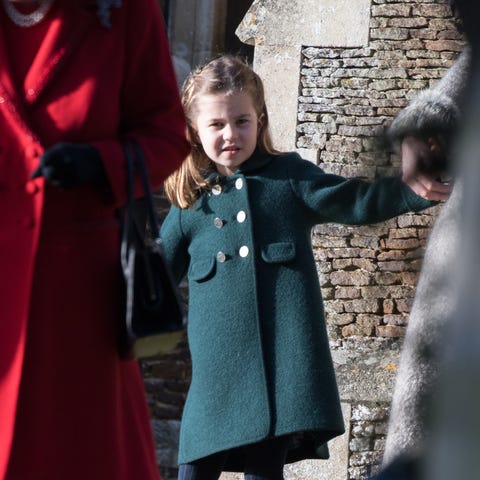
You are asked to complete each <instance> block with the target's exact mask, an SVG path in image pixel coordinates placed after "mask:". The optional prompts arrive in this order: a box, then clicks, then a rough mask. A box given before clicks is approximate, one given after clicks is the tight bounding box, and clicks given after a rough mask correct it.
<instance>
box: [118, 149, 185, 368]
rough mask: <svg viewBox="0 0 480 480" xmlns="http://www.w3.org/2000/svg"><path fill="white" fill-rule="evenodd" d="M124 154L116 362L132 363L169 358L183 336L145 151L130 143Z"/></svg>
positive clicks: (175, 292)
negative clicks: (137, 191) (137, 188)
mask: <svg viewBox="0 0 480 480" xmlns="http://www.w3.org/2000/svg"><path fill="white" fill-rule="evenodd" d="M124 153H125V160H126V168H127V194H128V203H127V205H126V206H125V208H124V209H123V225H122V229H123V230H122V238H121V248H120V261H121V268H122V278H123V287H124V288H123V291H124V298H123V305H124V309H123V313H122V318H121V328H120V356H121V357H122V358H129V359H131V358H145V357H150V356H154V355H159V354H164V353H168V352H171V351H172V350H173V349H174V348H175V347H176V345H177V344H178V342H179V340H180V339H181V337H182V335H183V332H184V329H185V321H184V320H185V319H184V315H183V309H182V305H181V300H180V296H179V293H178V290H177V287H176V285H175V282H174V280H173V277H172V275H171V272H170V270H169V268H168V266H167V264H166V262H165V259H164V254H163V248H162V242H161V238H160V235H159V226H158V222H157V217H156V215H155V208H154V204H153V196H152V192H151V188H150V182H149V178H148V172H147V165H146V162H145V159H144V156H143V151H142V149H141V147H140V145H139V144H138V143H137V142H136V141H134V140H129V141H127V142H126V143H125V144H124ZM136 171H137V172H138V174H139V176H140V180H141V184H142V186H143V193H144V197H143V198H142V199H141V200H135V195H134V185H135V177H136Z"/></svg>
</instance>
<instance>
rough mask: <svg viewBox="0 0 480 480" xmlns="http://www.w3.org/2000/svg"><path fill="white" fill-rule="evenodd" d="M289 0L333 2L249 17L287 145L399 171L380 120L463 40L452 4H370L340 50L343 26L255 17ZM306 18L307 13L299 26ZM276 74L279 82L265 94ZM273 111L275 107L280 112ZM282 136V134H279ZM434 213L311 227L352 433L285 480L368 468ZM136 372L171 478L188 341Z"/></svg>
mask: <svg viewBox="0 0 480 480" xmlns="http://www.w3.org/2000/svg"><path fill="white" fill-rule="evenodd" d="M341 3H342V2H341ZM360 3H361V4H362V6H363V4H364V3H365V2H364V1H362V2H359V3H358V5H360ZM293 4H298V5H300V4H301V5H302V7H301V8H303V9H306V8H307V7H308V8H310V9H312V15H311V18H316V17H315V15H314V14H313V13H314V10H313V9H315V8H317V6H318V5H319V4H320V5H324V6H325V5H334V3H333V2H331V1H330V0H321V1H320V2H318V1H317V0H314V1H311V0H303V1H301V0H296V1H292V2H285V4H284V3H282V5H284V7H282V8H281V7H279V5H280V3H276V2H273V3H272V0H256V1H255V2H254V4H253V5H252V10H251V11H250V12H249V13H248V14H247V17H248V22H247V23H248V35H247V34H246V36H245V38H247V39H248V40H249V41H250V43H254V44H255V47H256V49H255V65H256V68H258V71H259V73H260V74H261V75H262V76H263V78H264V81H265V85H266V88H267V97H268V98H269V110H270V111H271V112H272V115H271V117H272V118H282V116H283V117H284V118H285V114H286V113H287V114H288V115H290V116H291V117H290V118H292V117H295V116H297V121H296V135H295V136H294V139H293V141H294V146H293V148H296V149H297V150H298V151H299V152H300V153H301V154H303V155H304V156H305V157H306V158H308V159H310V160H312V161H313V162H315V163H318V164H319V165H320V166H321V167H322V168H323V169H324V170H325V171H327V172H332V173H338V174H341V175H344V176H347V177H353V176H359V177H362V178H366V179H369V180H372V179H374V178H376V177H377V176H379V175H390V174H395V173H397V172H398V171H399V159H398V156H397V155H396V154H395V153H394V152H392V151H390V150H389V149H388V148H386V145H385V142H384V130H385V127H386V126H388V124H389V122H390V121H391V119H392V118H393V117H394V116H395V114H396V113H397V112H398V111H399V110H400V109H401V108H402V107H404V106H405V105H406V104H407V103H408V101H409V99H410V98H412V97H413V96H414V95H415V94H416V93H417V92H418V91H419V90H420V89H424V88H427V87H429V86H430V85H432V84H433V83H434V82H436V81H437V80H438V79H439V78H440V77H441V76H442V75H443V73H444V72H445V70H446V69H447V68H448V67H449V66H450V65H451V64H452V62H453V61H454V59H455V58H456V56H457V55H458V53H459V51H461V49H462V47H463V42H462V39H461V36H460V34H459V33H458V32H457V28H456V25H455V21H454V19H453V17H452V12H451V9H450V6H449V2H448V0H398V1H395V0H371V1H370V8H368V9H367V10H365V11H364V12H363V10H362V12H361V15H367V16H368V18H367V19H365V18H364V17H362V18H360V19H359V23H362V22H363V23H364V24H365V26H366V27H365V28H367V32H366V34H364V33H362V34H361V35H360V34H359V35H358V41H355V42H352V43H353V44H350V43H349V44H348V45H346V46H342V45H341V42H342V41H343V40H342V38H348V31H347V32H346V33H345V32H343V34H342V32H341V31H338V30H341V28H342V25H339V27H338V29H337V31H335V32H334V33H335V35H336V37H335V39H334V40H332V43H328V39H325V38H323V37H322V41H321V42H318V43H315V44H313V45H312V43H313V41H310V43H302V42H300V41H298V42H297V43H298V45H297V43H295V42H296V40H295V39H293V40H291V42H290V43H289V44H288V45H285V41H284V40H285V38H286V37H285V35H284V34H282V31H281V29H279V28H274V27H275V25H270V24H269V25H264V24H261V23H258V22H259V15H258V12H263V13H262V15H263V17H262V18H263V20H262V21H265V22H267V23H268V22H271V21H273V22H275V18H273V19H272V18H271V17H268V15H267V14H265V11H268V8H271V9H274V11H275V15H276V16H277V17H281V16H282V15H288V12H287V13H286V12H285V10H286V9H288V8H294V6H292V5H293ZM342 4H343V3H342ZM298 5H297V6H298ZM345 5H347V7H348V8H354V6H355V5H357V4H353V5H351V2H346V3H345ZM283 8H284V9H285V10H283ZM299 8H300V7H299ZM325 8H326V7H325ZM332 8H333V7H332ZM362 8H363V7H362ZM262 9H263V10H262ZM271 11H273V10H271ZM315 12H316V11H315ZM350 16H352V18H355V15H350ZM247 17H246V18H247ZM287 18H288V17H287ZM309 19H310V15H308V12H307V13H305V12H304V21H305V22H308V21H309ZM255 22H257V23H255ZM278 23H279V24H281V25H285V22H284V21H279V22H278ZM287 23H288V22H287ZM302 28H303V27H302ZM307 30H308V29H307ZM347 30H348V29H347ZM310 31H313V30H312V29H310ZM266 32H267V33H268V35H273V37H269V36H268V35H267V33H266ZM294 33H295V32H293V33H292V35H293V34H294ZM313 33H314V32H313ZM274 35H277V36H278V39H279V40H278V44H277V43H276V41H277V40H276V37H274ZM311 35H312V34H311ZM240 36H241V32H240ZM288 38H290V37H288ZM332 45H334V46H333V47H332ZM272 59H274V60H272ZM284 59H288V62H289V63H288V66H287V67H286V68H283V64H282V61H283V60H284ZM274 62H276V65H277V70H275V72H276V74H275V78H274V79H272V73H271V72H272V71H273V70H272V68H271V65H272V63H274ZM293 69H296V70H297V72H296V73H295V75H296V76H295V75H294V77H293V78H297V80H296V81H297V83H298V92H299V94H298V98H297V101H296V102H294V107H293V111H291V112H290V113H288V112H283V110H282V109H284V108H285V105H287V104H288V105H290V104H289V103H288V102H285V101H284V100H283V98H284V97H283V96H282V95H283V94H282V92H280V91H278V90H277V87H278V86H280V87H281V85H282V82H283V80H284V79H283V78H282V71H283V72H288V73H284V75H285V76H288V77H289V78H285V81H284V84H285V85H288V87H286V88H288V89H289V90H290V93H291V85H290V84H291V81H292V71H293ZM269 73H270V77H269V76H268V75H269ZM297 74H298V75H297ZM277 77H278V78H277ZM272 81H275V89H273V88H270V89H268V87H269V85H272ZM294 91H296V90H294ZM277 93H278V95H276V94H277ZM287 93H288V92H287ZM276 97H278V99H276ZM276 102H277V103H276ZM289 108H290V107H289ZM295 110H296V111H295ZM276 112H281V114H279V115H278V117H276V116H275V114H276ZM293 123H295V122H293ZM289 125H290V124H289ZM284 126H285V125H280V122H276V123H274V124H273V125H272V127H273V129H274V132H273V133H274V138H275V137H276V131H275V130H276V129H277V128H278V129H279V131H281V129H282V127H284ZM289 128H290V126H289ZM294 129H295V127H294ZM279 137H284V136H283V134H280V135H278V132H277V138H279ZM439 208H441V207H434V208H431V209H429V210H427V211H425V212H422V213H420V214H406V215H402V216H400V217H398V218H396V219H393V220H390V221H388V222H385V223H382V224H379V225H372V226H368V227H360V228H359V227H345V226H340V225H333V224H329V225H322V226H317V227H316V228H315V230H314V232H313V237H312V239H313V245H314V251H315V257H316V259H317V261H318V262H317V266H318V272H319V276H320V279H321V286H322V293H323V295H324V300H325V307H326V316H327V325H328V331H329V335H330V340H331V348H332V355H333V358H334V362H335V367H336V371H337V377H338V383H339V387H340V393H341V399H342V402H343V405H344V412H346V413H345V415H346V424H347V427H348V432H347V434H346V435H345V436H343V437H340V438H339V439H337V440H335V441H334V442H332V444H333V448H332V446H331V450H332V451H333V450H334V449H335V448H338V451H339V452H343V453H344V455H343V454H339V455H332V457H335V458H332V460H329V461H327V462H322V463H321V464H320V463H319V464H318V465H317V464H315V465H314V466H312V464H311V463H309V464H308V466H307V467H305V468H303V469H302V468H301V467H298V468H297V466H292V467H291V468H289V469H288V471H287V474H286V478H288V479H289V480H293V479H298V480H307V479H308V480H309V479H313V478H315V480H322V479H327V478H328V479H329V480H331V479H337V478H338V479H345V480H346V479H348V480H354V479H355V480H357V479H366V478H368V476H369V475H370V474H371V473H372V472H373V471H375V468H376V466H377V465H378V463H379V461H380V458H381V454H382V451H383V445H384V438H385V433H386V429H387V420H388V408H389V402H390V398H391V394H392V390H393V385H394V381H395V373H396V368H397V364H398V355H399V350H400V347H401V342H402V338H403V335H404V332H405V328H406V325H407V324H408V314H409V311H410V307H411V303H412V299H413V296H414V293H415V285H416V281H417V277H418V272H419V269H420V267H421V261H422V255H423V251H424V246H425V243H426V240H427V238H428V234H429V232H430V228H431V226H432V224H433V222H434V220H435V217H436V215H437V213H438V209H439ZM143 368H144V372H145V383H146V388H147V393H148V399H149V403H150V406H151V409H152V416H153V422H154V426H155V432H156V436H157V444H158V447H159V448H158V454H159V461H160V463H161V465H162V466H163V468H162V471H163V473H164V474H165V477H166V478H167V479H168V478H169V476H170V475H174V473H175V448H176V440H177V435H178V420H179V418H180V412H181V408H182V405H183V401H184V399H185V394H186V390H187V388H188V382H189V378H190V377H189V376H190V364H189V356H188V350H187V348H186V345H185V344H183V345H181V346H180V347H179V348H178V349H177V351H175V352H174V353H173V354H171V355H169V356H165V357H162V358H158V359H153V360H149V361H148V362H143ZM347 407H348V408H347ZM345 459H348V460H345ZM332 462H333V463H332ZM335 462H336V463H335ZM331 472H335V473H334V474H332V473H331ZM225 478H241V477H237V476H226V477H225Z"/></svg>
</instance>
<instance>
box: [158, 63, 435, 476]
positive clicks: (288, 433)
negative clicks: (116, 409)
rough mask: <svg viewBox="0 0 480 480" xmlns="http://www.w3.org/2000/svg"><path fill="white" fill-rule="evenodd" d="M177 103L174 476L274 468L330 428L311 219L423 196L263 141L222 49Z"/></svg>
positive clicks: (252, 87) (168, 244) (257, 117)
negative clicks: (184, 392)
mask: <svg viewBox="0 0 480 480" xmlns="http://www.w3.org/2000/svg"><path fill="white" fill-rule="evenodd" d="M183 103H184V108H185V111H186V114H187V122H188V135H189V138H190V141H191V144H192V153H191V155H190V156H189V157H188V158H187V159H186V160H185V162H184V163H183V165H182V166H181V168H180V169H179V170H178V171H177V172H175V173H174V174H173V175H172V176H171V177H170V178H168V179H167V182H166V185H165V186H166V192H167V195H168V197H169V199H170V200H171V202H172V203H173V206H172V208H171V210H170V212H169V214H168V215H167V218H166V219H165V222H164V224H163V227H162V238H163V242H164V246H165V251H166V255H167V259H168V261H169V263H170V264H171V267H172V270H173V271H174V274H175V276H176V278H177V279H178V280H180V279H181V278H182V277H183V276H184V275H188V282H189V325H188V338H189V344H190V350H191V358H192V382H191V386H190V390H189V393H188V398H187V402H186V405H185V409H184V413H183V420H182V427H181V433H180V449H179V463H180V469H179V478H180V479H189V480H194V479H195V480H199V479H201V480H211V479H217V478H218V477H219V475H220V473H221V471H222V470H226V469H241V470H243V471H244V472H245V478H247V479H264V480H265V479H272V480H274V479H275V480H276V479H282V478H283V473H282V472H283V466H284V463H285V462H291V461H297V460H300V459H303V458H315V457H318V456H319V454H320V452H321V450H322V449H321V448H320V447H321V446H322V444H325V443H326V442H327V441H328V440H330V439H332V438H333V437H335V436H337V435H341V434H342V433H343V432H344V425H343V420H342V414H341V410H340V401H339V395H338V391H337V386H336V381H335V374H334V370H333V364H332V360H331V356H330V351H329V345H328V338H327V332H326V328H325V321H324V312H323V304H322V298H321V294H320V286H319V281H318V275H317V270H316V268H315V261H314V257H313V253H312V247H311V239H310V234H311V229H312V227H313V226H314V225H315V224H318V223H324V222H340V223H345V224H355V225H361V224H366V223H375V222H380V221H383V220H385V219H388V218H391V217H393V216H396V215H399V214H401V213H404V212H407V211H410V210H413V211H417V210H420V209H423V208H426V207H428V206H430V205H431V203H430V202H428V201H426V200H424V199H422V198H420V197H418V196H417V195H415V193H414V192H413V191H412V190H411V189H410V188H409V187H408V186H407V185H406V184H405V183H403V182H402V181H401V179H400V178H399V177H396V178H382V179H380V180H378V181H376V182H374V183H371V184H370V183H366V182H363V181H360V180H356V179H345V178H342V177H340V176H337V175H328V174H325V173H324V172H323V171H322V170H321V169H320V168H318V167H317V166H315V165H314V164H312V163H311V162H308V161H305V160H302V159H301V158H300V157H299V156H298V155H297V154H296V153H289V154H279V153H278V152H276V151H275V150H274V148H273V146H272V142H271V139H270V135H269V130H268V114H267V110H266V107H265V100H264V92H263V86H262V82H261V80H260V78H259V77H258V75H256V74H255V73H254V72H253V71H252V69H251V68H249V67H248V66H247V65H245V64H244V63H243V62H242V61H241V60H239V59H237V58H235V57H230V56H226V57H221V58H218V59H216V60H213V61H212V62H210V63H208V64H207V65H206V66H204V67H203V68H200V69H198V70H196V71H194V72H193V73H192V74H191V75H190V77H189V79H188V80H187V83H186V86H185V88H184V95H183Z"/></svg>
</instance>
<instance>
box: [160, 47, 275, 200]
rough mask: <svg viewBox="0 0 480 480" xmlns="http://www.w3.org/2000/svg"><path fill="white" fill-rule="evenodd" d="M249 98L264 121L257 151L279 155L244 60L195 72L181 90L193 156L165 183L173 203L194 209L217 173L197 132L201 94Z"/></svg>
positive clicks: (228, 58)
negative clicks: (196, 201)
mask: <svg viewBox="0 0 480 480" xmlns="http://www.w3.org/2000/svg"><path fill="white" fill-rule="evenodd" d="M239 92H244V93H247V94H248V95H250V97H251V99H252V103H253V106H254V108H255V111H256V114H257V117H258V118H259V119H261V121H260V125H259V131H258V139H257V148H258V149H259V150H260V151H262V152H264V153H267V154H278V153H279V152H278V151H277V150H275V148H274V147H273V144H272V139H271V136H270V131H269V126H268V112H267V107H266V105H265V94H264V89H263V83H262V80H261V79H260V77H259V76H258V75H257V74H256V73H255V72H254V71H253V70H252V68H250V67H249V66H248V65H247V64H246V63H245V62H244V61H243V60H242V59H241V58H239V57H236V56H234V55H223V56H221V57H219V58H216V59H214V60H212V61H211V62H209V63H207V64H206V65H204V66H203V67H200V68H197V69H196V70H194V71H193V72H192V73H191V74H190V75H189V77H188V78H187V80H186V81H185V83H184V85H183V89H182V102H183V108H184V110H185V115H186V117H187V138H188V140H189V142H190V144H191V147H192V149H191V153H190V154H189V156H188V157H187V158H186V159H185V161H184V162H183V164H182V165H181V166H180V168H179V169H178V170H177V171H176V172H174V173H173V174H172V175H170V177H168V178H167V180H166V181H165V193H166V194H167V196H168V198H169V200H170V202H171V203H172V204H173V205H176V206H177V207H180V208H188V207H191V206H192V205H193V204H194V203H195V200H196V199H197V198H198V197H199V196H200V194H201V192H202V190H205V189H208V188H209V186H210V185H209V179H208V177H209V174H211V173H213V172H215V167H214V164H213V162H212V161H211V160H210V159H209V158H208V157H207V155H206V154H205V151H204V150H203V147H202V144H201V143H200V141H199V139H198V136H197V134H196V130H195V124H196V118H197V115H198V108H197V103H198V102H197V100H198V98H199V97H201V96H202V95H212V94H224V95H231V94H235V93H239Z"/></svg>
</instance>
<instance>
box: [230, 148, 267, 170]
mask: <svg viewBox="0 0 480 480" xmlns="http://www.w3.org/2000/svg"><path fill="white" fill-rule="evenodd" d="M274 158H275V157H274V156H273V155H270V154H268V153H264V152H261V151H260V150H259V149H258V148H257V149H256V150H255V151H254V152H253V155H252V156H251V157H250V158H249V159H248V160H246V161H245V162H244V163H242V165H240V167H239V169H238V172H239V173H249V172H252V171H254V170H258V169H259V168H262V167H264V166H265V165H267V164H268V163H270V162H271V161H272V160H273V159H274Z"/></svg>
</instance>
